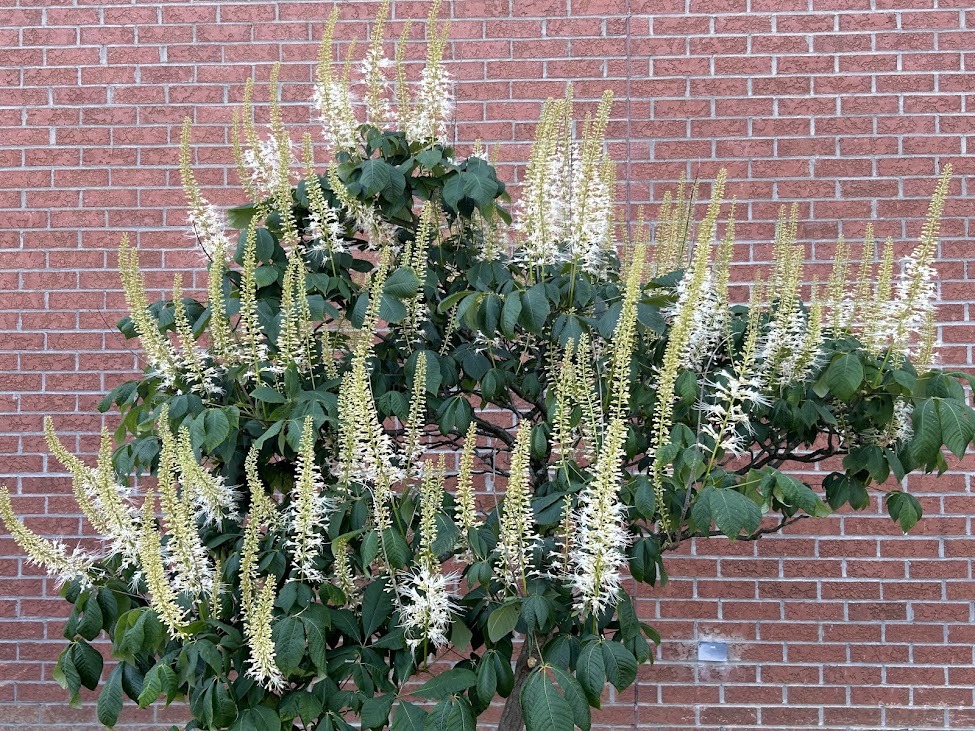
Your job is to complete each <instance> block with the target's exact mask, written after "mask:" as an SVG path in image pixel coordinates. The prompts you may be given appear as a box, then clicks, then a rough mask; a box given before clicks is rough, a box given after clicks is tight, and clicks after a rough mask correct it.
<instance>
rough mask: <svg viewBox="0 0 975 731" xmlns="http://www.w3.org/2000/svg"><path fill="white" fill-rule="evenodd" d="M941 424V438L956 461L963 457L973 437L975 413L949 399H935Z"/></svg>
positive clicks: (958, 402) (963, 404)
mask: <svg viewBox="0 0 975 731" xmlns="http://www.w3.org/2000/svg"><path fill="white" fill-rule="evenodd" d="M935 403H936V404H937V407H938V417H939V421H940V423H941V438H942V440H943V441H944V445H945V446H946V447H947V448H948V451H949V452H951V453H952V454H953V455H955V456H956V457H957V458H958V459H961V458H962V457H964V456H965V452H966V450H967V449H968V445H969V444H971V442H972V437H975V412H973V411H972V410H971V409H970V408H969V407H968V405H967V404H965V403H962V402H960V401H953V400H951V399H941V398H939V399H935Z"/></svg>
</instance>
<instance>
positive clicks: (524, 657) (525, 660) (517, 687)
mask: <svg viewBox="0 0 975 731" xmlns="http://www.w3.org/2000/svg"><path fill="white" fill-rule="evenodd" d="M536 664H537V659H536V658H535V657H533V656H532V653H531V650H530V648H529V642H528V638H525V641H524V643H523V644H522V646H521V653H520V654H519V655H518V660H517V661H516V662H515V684H514V687H513V688H512V690H511V693H510V694H509V695H508V699H507V700H506V701H505V702H504V710H503V711H502V712H501V720H500V721H499V722H498V731H524V728H525V719H524V717H523V716H522V715H521V686H522V685H523V684H524V682H525V679H526V678H527V677H528V675H529V673H531V671H532V668H533V667H534V666H535V665H536Z"/></svg>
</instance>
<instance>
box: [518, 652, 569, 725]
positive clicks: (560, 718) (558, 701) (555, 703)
mask: <svg viewBox="0 0 975 731" xmlns="http://www.w3.org/2000/svg"><path fill="white" fill-rule="evenodd" d="M520 701H521V712H522V714H524V717H525V731H573V729H574V728H575V723H574V721H573V718H572V708H571V706H570V705H569V702H568V701H567V700H566V699H565V698H564V697H563V696H562V695H561V694H559V692H558V690H556V688H555V686H554V685H553V684H552V681H551V680H550V679H549V677H548V673H547V672H546V668H545V667H540V668H538V669H537V670H535V671H534V672H532V674H531V675H529V676H528V679H527V680H526V681H525V684H524V685H523V686H521V697H520Z"/></svg>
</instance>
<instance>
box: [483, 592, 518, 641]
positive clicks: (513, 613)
mask: <svg viewBox="0 0 975 731" xmlns="http://www.w3.org/2000/svg"><path fill="white" fill-rule="evenodd" d="M519 605H520V602H513V603H511V604H502V605H501V606H500V607H497V608H496V609H495V610H494V611H493V612H491V616H490V617H488V623H487V629H488V637H489V638H490V639H491V642H497V641H498V640H500V639H501V638H502V637H507V636H508V635H509V634H511V632H512V631H513V630H514V628H515V625H517V624H518V617H519V616H520V615H521V607H520V606H519Z"/></svg>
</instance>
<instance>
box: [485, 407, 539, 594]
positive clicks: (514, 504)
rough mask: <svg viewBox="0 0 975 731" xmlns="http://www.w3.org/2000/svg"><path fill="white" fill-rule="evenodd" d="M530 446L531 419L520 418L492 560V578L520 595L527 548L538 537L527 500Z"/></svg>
mask: <svg viewBox="0 0 975 731" xmlns="http://www.w3.org/2000/svg"><path fill="white" fill-rule="evenodd" d="M530 450H531V423H530V422H528V421H522V422H521V424H520V425H519V427H518V433H517V435H516V437H515V445H514V450H513V451H512V454H511V469H510V477H509V478H508V488H507V490H506V492H505V496H504V504H503V505H502V508H501V519H500V535H499V537H498V546H497V551H498V558H497V562H496V564H495V578H497V579H498V581H500V583H501V584H502V585H503V586H504V587H505V588H506V589H507V590H508V591H512V592H514V593H515V594H522V595H523V594H525V593H527V590H528V585H527V581H528V575H529V573H530V571H531V563H532V557H531V552H532V551H533V549H534V547H535V546H536V545H537V544H538V543H539V541H540V540H541V538H540V537H539V535H538V533H537V531H536V529H535V513H534V511H533V510H532V504H531V498H532V494H531V473H530V471H531V464H530V459H529V454H530Z"/></svg>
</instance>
